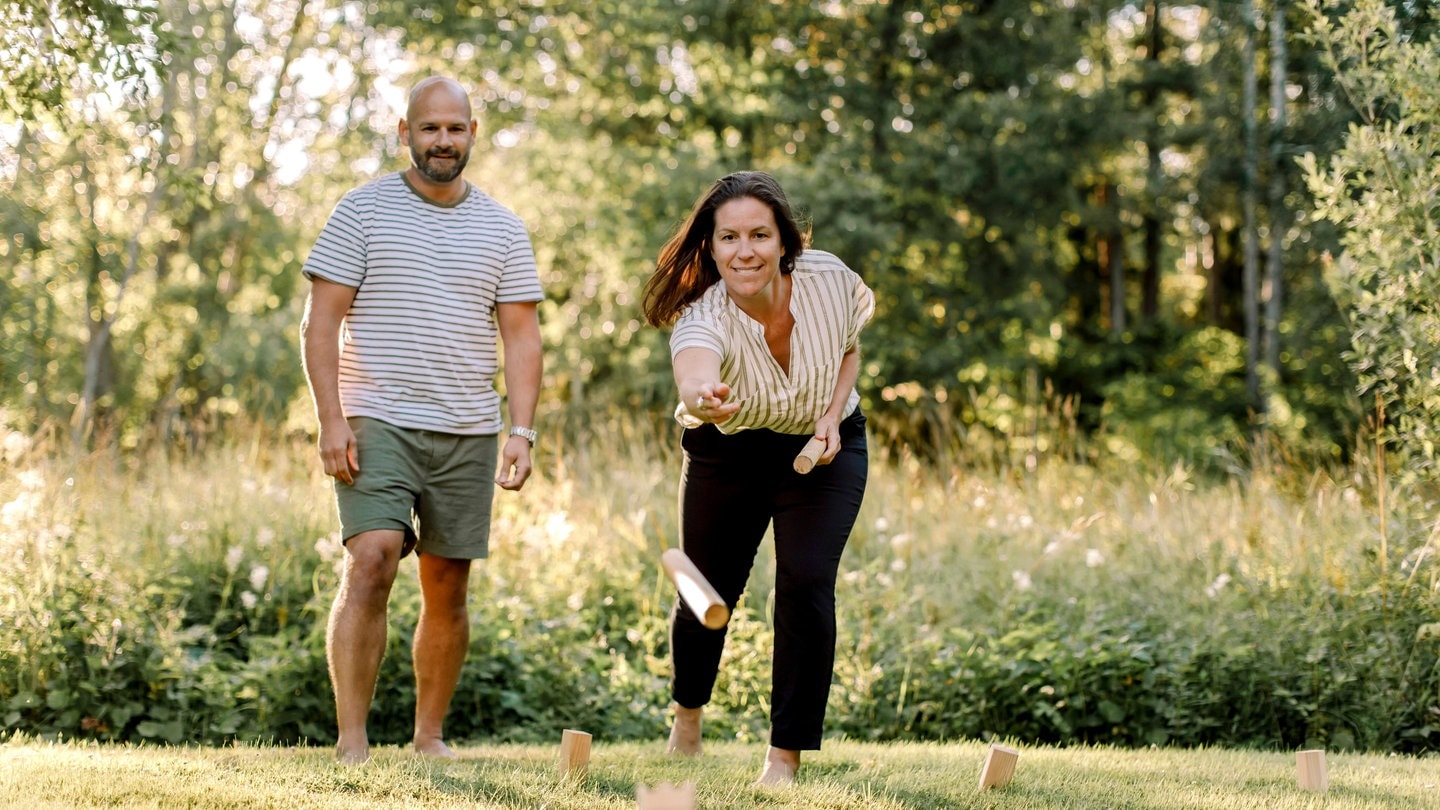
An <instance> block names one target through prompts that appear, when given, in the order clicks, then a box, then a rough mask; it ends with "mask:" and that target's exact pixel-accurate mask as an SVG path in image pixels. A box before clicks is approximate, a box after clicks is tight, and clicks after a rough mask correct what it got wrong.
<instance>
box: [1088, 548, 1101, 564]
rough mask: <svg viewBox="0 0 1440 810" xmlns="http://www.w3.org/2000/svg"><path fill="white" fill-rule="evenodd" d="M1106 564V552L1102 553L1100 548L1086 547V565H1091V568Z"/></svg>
mask: <svg viewBox="0 0 1440 810" xmlns="http://www.w3.org/2000/svg"><path fill="white" fill-rule="evenodd" d="M1104 564H1105V555H1104V554H1101V553H1100V550H1099V549H1096V548H1087V549H1085V565H1087V566H1089V567H1090V568H1099V567H1100V566H1102V565H1104Z"/></svg>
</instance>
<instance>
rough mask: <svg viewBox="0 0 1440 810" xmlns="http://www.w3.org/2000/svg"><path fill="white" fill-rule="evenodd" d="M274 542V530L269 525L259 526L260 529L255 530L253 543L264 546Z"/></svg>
mask: <svg viewBox="0 0 1440 810" xmlns="http://www.w3.org/2000/svg"><path fill="white" fill-rule="evenodd" d="M273 542H275V530H274V529H272V528H270V527H269V526H261V527H260V531H258V532H255V545H257V546H260V547H262V548H264V547H265V546H268V545H270V544H271V543H273Z"/></svg>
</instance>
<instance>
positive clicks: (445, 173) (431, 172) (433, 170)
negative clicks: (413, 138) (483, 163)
mask: <svg viewBox="0 0 1440 810" xmlns="http://www.w3.org/2000/svg"><path fill="white" fill-rule="evenodd" d="M437 157H448V158H452V159H454V161H455V162H454V163H453V164H451V166H450V168H448V169H441V168H438V167H436V166H435V164H434V163H432V162H431V161H432V160H433V159H434V158H437ZM410 160H411V162H413V163H414V164H415V168H416V169H418V170H419V171H420V173H421V174H423V175H425V179H427V180H429V181H430V182H432V183H448V182H450V181H451V180H454V179H455V178H457V177H459V176H460V173H461V172H463V171H465V164H466V163H469V162H470V152H469V151H468V150H467V151H464V152H461V151H459V150H456V149H451V150H448V151H441V150H438V149H432V150H430V151H429V152H426V153H425V154H424V155H421V154H420V153H419V152H416V151H415V147H413V146H412V147H410Z"/></svg>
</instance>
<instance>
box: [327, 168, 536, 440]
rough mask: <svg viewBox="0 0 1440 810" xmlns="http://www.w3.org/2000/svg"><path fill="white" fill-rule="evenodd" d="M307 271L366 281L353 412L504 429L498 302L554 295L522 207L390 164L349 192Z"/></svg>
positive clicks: (341, 280)
mask: <svg viewBox="0 0 1440 810" xmlns="http://www.w3.org/2000/svg"><path fill="white" fill-rule="evenodd" d="M304 273H305V275H306V276H308V277H311V278H316V277H318V278H323V279H326V280H328V281H333V282H335V283H337V284H343V285H345V286H347V287H354V288H356V291H355V301H354V303H353V304H351V307H350V311H349V313H348V314H347V315H346V317H345V324H344V328H343V329H342V330H341V337H340V340H341V351H340V399H341V403H342V404H343V406H344V408H345V415H346V416H370V417H374V418H376V419H381V420H383V421H386V422H389V423H390V424H393V425H397V426H399V427H404V428H411V429H416V430H434V431H438V432H443V433H455V434H461V435H484V434H497V433H499V432H500V430H501V428H502V427H503V424H504V423H503V419H502V418H501V413H500V397H499V395H498V394H497V393H496V392H495V388H494V385H493V381H494V379H495V374H496V372H497V371H498V368H499V360H498V357H497V344H498V341H497V335H498V333H499V328H498V325H497V324H496V320H495V305H496V304H502V303H514V302H523V301H539V300H541V299H542V298H543V297H544V294H543V292H542V291H541V288H540V279H539V275H538V274H537V272H536V269H535V252H534V249H533V248H532V246H531V244H530V234H529V232H528V231H527V230H526V228H525V224H524V223H523V222H522V221H521V220H520V218H519V217H517V216H516V215H515V214H514V213H512V212H511V211H510V210H509V209H507V208H506V207H505V206H503V205H501V204H500V203H498V202H496V201H495V199H494V198H492V197H490V196H489V195H487V194H485V193H484V192H483V191H480V190H479V189H477V188H475V187H474V186H468V191H467V193H466V195H465V197H464V199H462V200H461V201H460V202H458V203H456V204H454V205H452V206H442V205H438V204H436V203H434V202H431V201H429V200H427V199H425V198H424V197H422V196H420V194H418V193H417V192H416V191H415V190H414V189H413V188H411V187H410V184H409V183H408V182H407V181H406V180H405V175H404V173H403V172H395V173H392V174H387V175H385V176H384V177H380V178H377V179H376V180H373V181H371V182H369V183H366V184H365V185H363V186H360V187H359V188H356V189H354V190H352V191H351V192H350V193H348V194H346V195H345V197H344V198H343V199H341V200H340V202H339V204H337V205H336V206H335V210H334V211H333V212H332V213H331V214H330V219H329V220H328V221H327V222H326V223H325V227H324V229H323V230H322V231H321V232H320V236H319V237H318V238H317V239H316V241H315V247H314V248H313V249H312V250H311V252H310V255H309V257H307V258H306V260H305V266H304Z"/></svg>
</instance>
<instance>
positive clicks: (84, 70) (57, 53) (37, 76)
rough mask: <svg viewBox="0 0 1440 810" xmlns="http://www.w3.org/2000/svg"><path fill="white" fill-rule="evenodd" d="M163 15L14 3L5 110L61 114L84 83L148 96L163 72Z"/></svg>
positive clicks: (144, 5)
mask: <svg viewBox="0 0 1440 810" xmlns="http://www.w3.org/2000/svg"><path fill="white" fill-rule="evenodd" d="M158 20H159V9H158V8H157V7H156V6H155V5H154V4H152V3H149V2H145V0H11V1H10V2H7V3H5V4H4V5H0V53H3V54H4V55H5V57H4V59H3V61H0V105H3V108H4V109H5V110H7V111H9V112H10V113H13V114H15V115H16V116H18V117H20V118H30V117H33V116H34V115H35V114H36V113H37V112H39V111H41V110H47V111H50V112H58V111H60V110H62V109H63V108H64V106H65V104H66V102H67V101H69V100H71V99H72V98H73V95H72V94H71V92H70V91H71V89H72V88H73V87H74V85H75V82H76V81H77V80H78V79H80V78H81V77H82V76H85V75H90V76H105V77H107V78H108V79H109V80H110V81H111V82H112V83H113V84H114V85H115V86H116V87H118V88H119V89H120V90H121V92H123V93H124V94H126V95H128V96H130V97H132V98H139V97H143V96H144V95H145V94H146V93H147V92H148V90H149V88H150V86H151V84H152V83H153V82H154V80H155V78H156V74H157V73H158V72H160V71H162V70H163V66H162V65H161V64H160V63H159V61H158V60H157V59H156V58H155V57H156V54H157V52H158V51H159V50H161V49H162V46H161V45H160V40H161V39H162V35H161V33H160V31H159V30H158V27H157V24H158Z"/></svg>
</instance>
